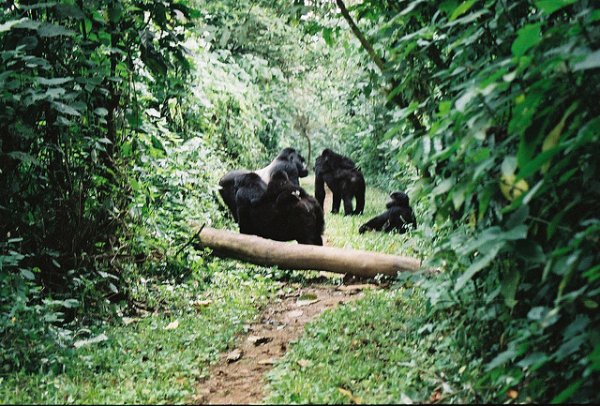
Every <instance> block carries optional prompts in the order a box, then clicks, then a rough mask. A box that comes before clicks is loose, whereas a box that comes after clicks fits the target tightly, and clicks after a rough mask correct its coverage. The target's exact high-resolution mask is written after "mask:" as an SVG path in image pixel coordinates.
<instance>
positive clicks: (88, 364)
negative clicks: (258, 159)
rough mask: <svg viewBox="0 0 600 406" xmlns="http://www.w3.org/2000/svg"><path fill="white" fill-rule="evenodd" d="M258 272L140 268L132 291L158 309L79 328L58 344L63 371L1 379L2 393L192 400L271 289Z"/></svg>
mask: <svg viewBox="0 0 600 406" xmlns="http://www.w3.org/2000/svg"><path fill="white" fill-rule="evenodd" d="M256 271H257V269H256V268H254V267H251V268H249V269H248V268H245V267H244V268H242V267H238V266H237V264H235V263H234V262H232V261H216V262H214V263H212V264H211V265H210V266H209V270H208V272H209V273H210V275H211V283H210V284H206V283H205V281H204V278H205V275H204V272H206V270H204V269H203V272H202V273H201V272H196V273H194V274H193V275H192V277H191V278H189V279H188V280H187V281H186V283H174V282H166V281H164V280H161V279H159V278H153V277H148V276H147V275H144V276H145V278H144V277H140V275H137V278H136V281H135V285H134V286H135V292H134V294H133V297H134V298H135V300H140V301H141V300H145V301H146V299H153V300H154V302H152V301H147V303H148V305H149V306H152V307H154V306H155V305H158V304H159V305H160V306H159V307H160V308H161V309H162V311H161V312H153V313H149V312H142V314H141V315H138V316H135V317H117V318H115V320H113V322H112V323H110V324H108V323H107V324H103V325H100V326H97V327H95V328H94V329H93V331H90V330H83V329H82V330H80V331H78V334H77V337H76V339H77V341H76V342H75V348H74V349H70V350H68V351H67V350H65V349H63V350H61V351H62V353H63V355H65V358H66V360H65V366H64V370H59V371H54V372H52V373H37V374H31V373H18V374H13V375H11V376H9V377H6V378H0V383H1V384H0V398H1V399H2V401H3V403H19V404H22V403H96V404H98V403H101V404H105V403H116V404H121V403H147V404H154V403H162V402H168V403H189V402H191V401H192V399H193V396H194V395H195V394H196V390H197V388H196V385H197V382H198V380H199V379H201V378H203V377H206V376H207V374H208V367H209V366H210V364H211V363H213V362H215V361H216V360H217V359H218V356H219V353H221V352H223V351H224V350H226V349H227V348H228V347H229V346H230V345H232V344H233V342H234V339H235V336H236V334H238V333H240V332H241V331H242V330H243V326H244V324H246V323H248V322H249V321H250V320H252V317H254V315H255V314H256V312H257V310H258V309H259V308H260V307H261V306H262V305H264V303H265V302H266V300H267V299H268V298H269V297H270V295H271V293H272V292H273V291H274V287H273V284H272V281H271V280H270V279H268V278H264V277H262V276H260V272H256ZM258 271H260V269H258ZM253 274H254V275H255V276H252V275H253ZM130 276H133V275H130ZM146 296H147V297H146ZM65 353H66V354H65ZM67 356H68V357H67Z"/></svg>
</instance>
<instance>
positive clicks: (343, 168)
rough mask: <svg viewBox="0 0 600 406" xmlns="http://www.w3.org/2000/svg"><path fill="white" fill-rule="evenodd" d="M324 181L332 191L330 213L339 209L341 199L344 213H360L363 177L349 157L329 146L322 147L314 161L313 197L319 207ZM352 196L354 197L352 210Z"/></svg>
mask: <svg viewBox="0 0 600 406" xmlns="http://www.w3.org/2000/svg"><path fill="white" fill-rule="evenodd" d="M325 183H327V186H329V188H330V189H331V191H332V192H333V205H332V207H331V212H332V213H337V212H339V211H340V202H341V200H342V199H343V200H344V215H346V216H348V215H352V214H362V212H363V211H364V208H365V178H364V177H363V174H362V172H361V171H360V169H358V168H357V167H356V164H355V163H354V162H353V161H352V160H351V159H350V158H347V157H345V156H343V155H340V154H337V153H335V152H333V151H332V150H330V149H329V148H326V149H324V150H323V152H322V153H321V155H320V156H318V157H317V160H316V161H315V197H316V198H317V200H318V201H319V203H320V204H321V207H323V204H324V201H325ZM353 198H356V208H355V209H354V210H352V199H353ZM323 209H325V208H324V207H323Z"/></svg>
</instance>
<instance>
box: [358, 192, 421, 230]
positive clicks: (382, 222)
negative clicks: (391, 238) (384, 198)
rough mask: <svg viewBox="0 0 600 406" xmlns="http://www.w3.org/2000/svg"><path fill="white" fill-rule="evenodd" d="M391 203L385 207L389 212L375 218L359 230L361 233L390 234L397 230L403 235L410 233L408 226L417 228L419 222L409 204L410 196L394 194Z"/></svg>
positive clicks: (399, 193)
mask: <svg viewBox="0 0 600 406" xmlns="http://www.w3.org/2000/svg"><path fill="white" fill-rule="evenodd" d="M390 198H391V199H390V201H389V202H387V204H386V205H385V207H387V210H386V211H385V212H384V213H383V214H380V215H379V216H377V217H373V218H372V219H371V220H369V221H367V222H366V223H365V224H363V225H362V226H360V228H359V229H358V232H359V233H361V234H362V233H364V232H365V231H368V230H377V231H380V230H383V231H385V232H390V231H392V230H397V231H398V232H399V233H401V234H403V233H405V232H406V231H408V224H412V228H413V229H415V228H417V220H416V219H415V215H414V213H413V211H412V209H411V208H410V205H409V203H408V196H407V195H406V193H403V192H394V193H392V194H391V195H390Z"/></svg>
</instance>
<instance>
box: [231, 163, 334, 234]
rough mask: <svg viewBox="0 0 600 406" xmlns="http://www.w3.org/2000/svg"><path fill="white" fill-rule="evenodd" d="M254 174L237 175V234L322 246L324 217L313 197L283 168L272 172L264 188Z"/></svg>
mask: <svg viewBox="0 0 600 406" xmlns="http://www.w3.org/2000/svg"><path fill="white" fill-rule="evenodd" d="M263 187H264V182H263V181H262V179H261V178H260V176H259V175H258V174H256V173H247V174H244V175H241V176H240V179H239V180H238V190H237V193H236V205H237V208H238V211H237V215H238V224H239V227H240V233H242V234H254V235H258V236H260V237H264V238H270V239H272V240H277V241H291V240H296V241H298V243H300V244H311V245H323V238H322V237H321V235H322V234H323V231H324V228H325V220H324V218H323V210H322V209H321V206H319V203H318V202H317V201H316V199H315V198H314V197H312V196H310V195H308V194H307V193H306V191H305V190H304V189H302V188H301V187H299V186H296V185H294V184H293V183H292V182H291V181H290V179H289V177H288V175H287V173H286V172H285V171H283V170H277V171H275V172H274V173H273V174H272V176H271V180H270V182H269V184H268V186H267V187H266V190H265V191H264V193H262V195H261V196H260V197H258V198H255V196H257V195H258V194H259V193H260V191H261V190H262V189H263Z"/></svg>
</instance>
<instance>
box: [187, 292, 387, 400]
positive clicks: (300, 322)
mask: <svg viewBox="0 0 600 406" xmlns="http://www.w3.org/2000/svg"><path fill="white" fill-rule="evenodd" d="M374 288H378V287H377V285H372V284H355V285H341V286H332V285H325V284H322V285H321V284H318V285H317V284H314V285H311V286H308V287H300V286H298V285H292V284H283V285H282V287H281V289H279V291H278V292H277V297H276V299H275V300H274V301H273V302H272V303H271V304H269V305H268V306H267V307H266V308H265V310H264V311H263V312H262V314H261V315H260V316H259V317H257V319H256V321H255V322H254V323H252V324H250V325H247V326H246V328H245V331H246V333H245V334H244V335H242V336H240V337H238V340H237V345H236V348H235V349H234V350H233V351H230V352H228V353H225V354H223V355H222V356H221V359H220V360H219V361H218V362H217V363H216V364H215V365H214V366H213V367H212V368H211V370H210V374H209V378H208V379H207V380H205V381H203V382H201V383H200V384H199V385H198V391H197V394H198V395H197V397H196V399H195V400H196V402H195V403H199V404H258V403H261V402H262V399H263V397H264V395H265V393H264V392H263V390H264V387H265V385H266V380H265V374H266V373H267V372H268V370H270V369H271V368H272V365H273V364H274V363H275V361H277V360H278V359H279V358H281V357H282V356H283V355H284V354H285V352H286V351H287V348H288V345H289V343H290V342H293V341H294V340H296V339H297V338H299V337H300V336H301V335H302V333H303V332H304V326H305V324H306V323H308V322H310V321H312V320H313V319H315V318H317V317H318V316H319V315H320V314H321V313H322V312H323V311H325V310H327V309H331V308H334V307H336V306H338V305H340V304H343V303H348V302H350V301H352V300H355V299H358V298H360V297H362V296H363V290H364V289H374Z"/></svg>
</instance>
